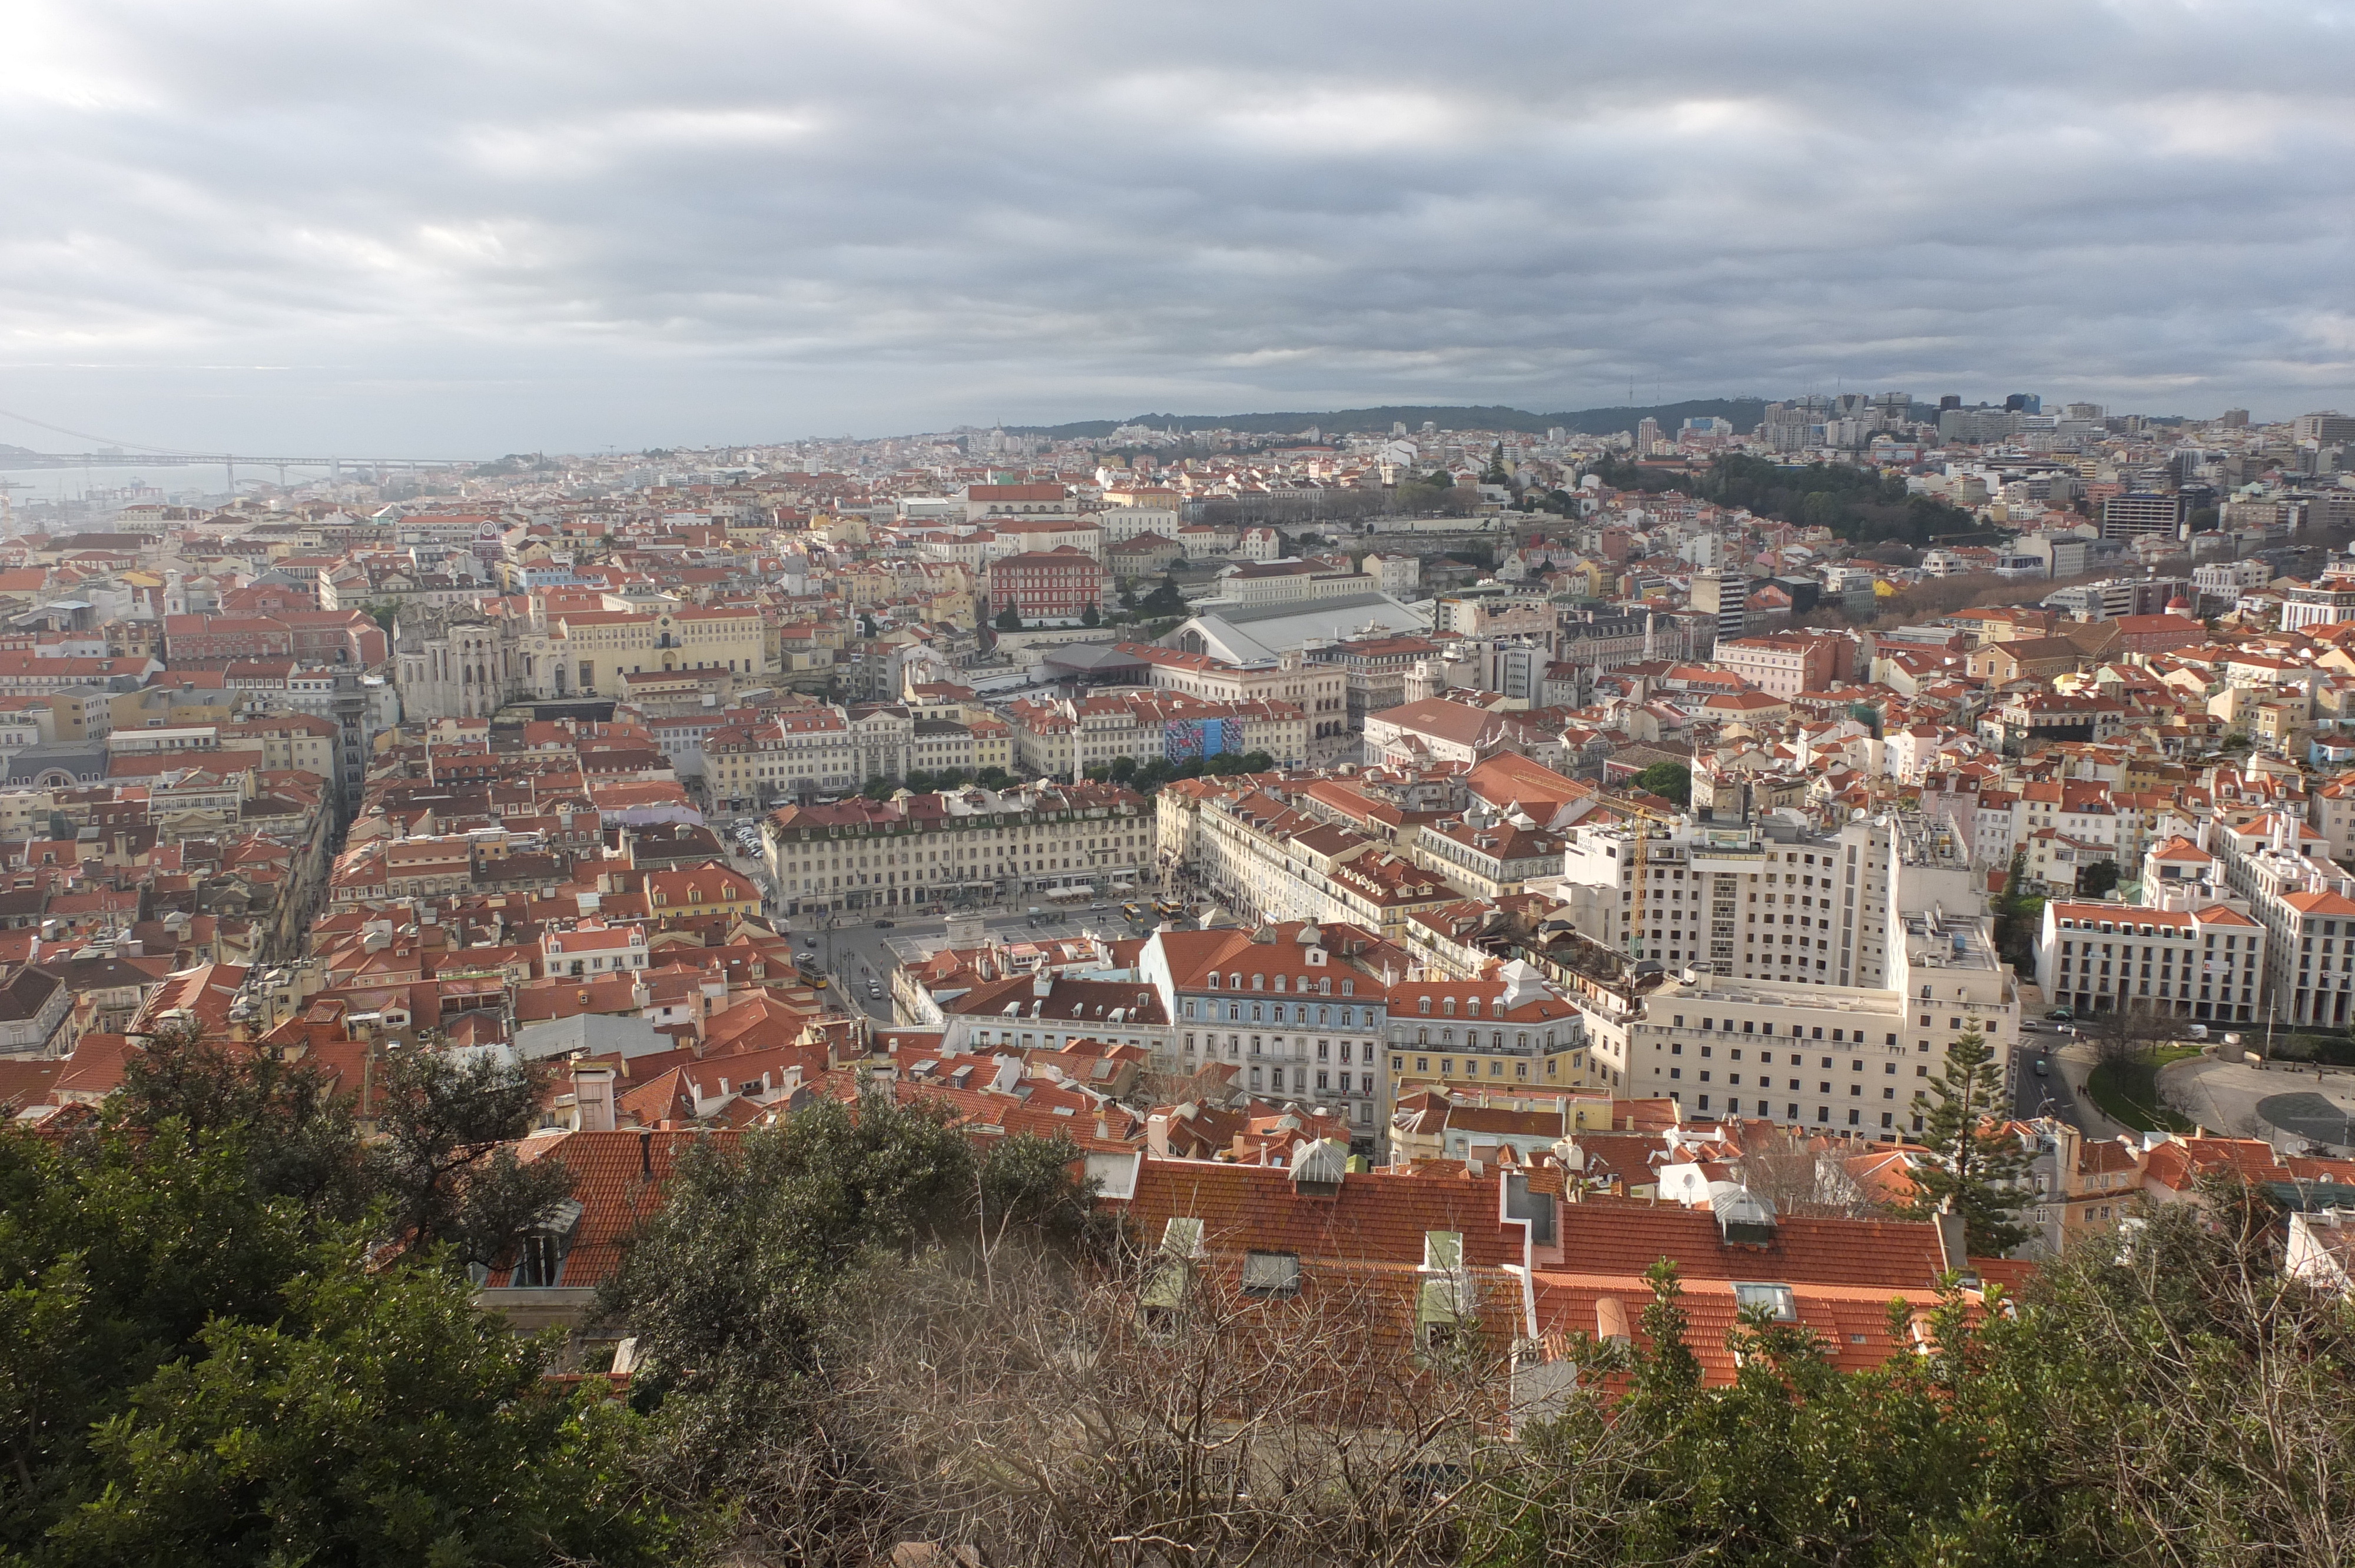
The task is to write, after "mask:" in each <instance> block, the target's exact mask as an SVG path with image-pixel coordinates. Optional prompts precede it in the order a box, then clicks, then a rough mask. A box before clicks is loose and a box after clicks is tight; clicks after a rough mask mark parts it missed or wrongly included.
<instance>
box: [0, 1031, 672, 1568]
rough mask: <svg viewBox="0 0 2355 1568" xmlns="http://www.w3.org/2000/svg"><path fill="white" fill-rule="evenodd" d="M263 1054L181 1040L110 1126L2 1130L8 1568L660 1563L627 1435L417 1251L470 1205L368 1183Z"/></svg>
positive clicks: (350, 1138) (433, 1249)
mask: <svg viewBox="0 0 2355 1568" xmlns="http://www.w3.org/2000/svg"><path fill="white" fill-rule="evenodd" d="M196 1044H199V1045H200V1044H201V1043H196ZM237 1065H238V1063H237V1061H236V1059H235V1058H234V1057H233V1056H230V1055H227V1054H218V1053H212V1052H208V1051H204V1050H201V1049H193V1048H192V1049H187V1050H183V1051H180V1052H177V1053H176V1054H171V1055H170V1056H169V1059H167V1060H165V1061H164V1062H161V1063H155V1064H149V1065H148V1066H149V1068H150V1069H151V1070H150V1071H148V1072H146V1073H145V1074H144V1075H137V1076H135V1078H134V1084H133V1090H132V1091H131V1092H130V1093H128V1094H127V1095H126V1097H125V1100H124V1101H123V1103H122V1104H120V1105H118V1106H116V1107H110V1109H111V1115H110V1119H109V1121H108V1123H107V1124H106V1125H104V1126H102V1127H101V1128H98V1129H96V1130H94V1131H91V1132H88V1133H84V1134H80V1135H77V1136H74V1137H72V1138H69V1139H65V1140H62V1141H59V1140H55V1139H42V1138H37V1137H34V1136H32V1135H29V1134H26V1133H21V1132H16V1131H13V1130H0V1562H6V1563H29V1564H82V1563H90V1564H99V1563H194V1564H210V1563H224V1564H227V1563H254V1564H261V1563H293V1562H297V1561H301V1562H315V1563H387V1564H390V1563H419V1562H447V1563H517V1564H523V1563H549V1562H553V1561H558V1560H560V1559H564V1558H579V1559H582V1560H589V1559H592V1558H593V1559H594V1560H596V1561H600V1562H609V1563H634V1562H642V1561H656V1560H663V1558H664V1554H665V1553H666V1552H669V1551H670V1550H672V1548H673V1547H674V1546H675V1545H677V1543H678V1542H681V1541H682V1540H683V1534H682V1532H681V1531H679V1530H678V1529H677V1527H676V1526H675V1524H674V1522H673V1520H672V1516H669V1515H666V1514H664V1513H662V1512H659V1511H656V1510H647V1509H645V1508H644V1507H642V1504H641V1499H642V1496H643V1495H650V1494H642V1493H641V1491H640V1489H638V1488H637V1486H636V1484H635V1482H634V1479H633V1478H632V1472H631V1470H630V1467H629V1465H628V1463H627V1453H626V1451H625V1450H626V1448H627V1446H628V1443H629V1441H630V1428H631V1425H632V1422H633V1420H634V1418H633V1417H631V1416H630V1415H629V1414H628V1413H627V1412H626V1411H625V1410H623V1409H622V1408H620V1407H618V1406H615V1405H613V1404H611V1402H599V1401H596V1400H593V1399H591V1398H589V1397H588V1396H586V1395H582V1396H580V1397H578V1398H576V1396H574V1395H573V1394H572V1393H569V1392H568V1391H566V1390H565V1389H563V1388H561V1387H559V1386H557V1385H554V1384H550V1383H547V1382H546V1381H544V1380H543V1378H542V1376H541V1373H542V1372H543V1371H544V1370H545V1369H546V1366H547V1363H548V1355H549V1346H547V1345H545V1344H543V1343H541V1342H538V1341H534V1340H520V1339H517V1337H516V1336H515V1335H513V1334H512V1333H511V1332H510V1331H509V1330H507V1329H506V1326H505V1325H504V1324H503V1323H501V1322H500V1321H498V1320H497V1319H495V1318H491V1317H487V1316H485V1315H483V1314H481V1313H479V1312H477V1311H476V1310H475V1309H474V1306H473V1304H472V1299H471V1296H472V1291H471V1287H470V1286H469V1285H468V1283H467V1281H466V1279H465V1277H464V1272H463V1270H462V1269H461V1268H460V1267H459V1266H458V1264H459V1263H460V1261H462V1260H461V1259H460V1258H459V1256H458V1255H457V1254H456V1253H455V1252H454V1251H453V1248H452V1247H450V1246H449V1245H441V1244H439V1243H432V1244H430V1245H409V1246H407V1247H406V1248H404V1247H403V1246H402V1245H400V1244H401V1243H402V1242H408V1243H410V1244H415V1243H417V1242H418V1241H419V1239H420V1233H419V1232H418V1231H417V1230H416V1229H415V1228H414V1227H413V1225H407V1224H405V1223H404V1221H403V1220H401V1219H400V1218H396V1217H395V1216H397V1215H401V1214H403V1213H408V1214H411V1215H416V1214H422V1215H424V1216H425V1224H427V1225H428V1226H429V1228H432V1227H439V1226H440V1225H442V1224H443V1223H444V1222H445V1221H446V1222H447V1223H448V1224H450V1226H451V1227H452V1228H453V1229H463V1218H462V1216H464V1214H465V1213H467V1212H468V1203H467V1202H466V1200H465V1199H464V1196H463V1194H462V1195H461V1196H460V1197H459V1198H458V1199H457V1201H456V1202H455V1203H454V1204H453V1205H452V1206H449V1207H443V1206H442V1204H441V1203H440V1202H439V1200H436V1201H435V1202H418V1201H417V1193H416V1192H415V1190H414V1189H409V1190H406V1191H404V1190H403V1189H402V1188H401V1187H400V1186H398V1185H395V1186H389V1187H379V1186H377V1185H375V1184H374V1183H375V1178H374V1177H372V1176H371V1175H370V1174H369V1172H368V1170H367V1169H366V1168H367V1167H368V1166H369V1165H370V1164H371V1162H372V1160H374V1159H375V1158H377V1157H378V1151H375V1150H363V1148H362V1145H361V1143H360V1140H359V1139H357V1136H356V1134H355V1133H354V1131H353V1129H351V1128H348V1127H338V1126H336V1125H335V1122H336V1118H338V1117H345V1116H347V1115H348V1107H347V1106H346V1105H344V1104H343V1102H340V1101H332V1100H327V1101H322V1100H321V1099H318V1098H316V1097H314V1093H313V1091H314V1087H315V1086H311V1085H305V1084H304V1083H303V1082H302V1081H301V1080H300V1077H299V1075H288V1074H283V1073H281V1072H279V1071H277V1070H275V1069H274V1068H272V1067H270V1066H268V1065H263V1064H261V1063H259V1062H256V1063H254V1064H252V1065H253V1066H254V1069H255V1070H254V1072H253V1073H252V1074H251V1075H250V1077H249V1079H248V1080H247V1081H244V1082H239V1081H237V1074H236V1071H235V1069H236V1067H237ZM216 1069H218V1071H216ZM169 1103H177V1104H179V1105H181V1106H182V1107H186V1109H187V1111H188V1115H187V1116H186V1118H183V1117H182V1116H180V1115H169V1114H158V1113H160V1112H161V1111H163V1110H164V1108H165V1106H166V1105H167V1104H169ZM199 1122H201V1124H202V1125H201V1126H199V1125H198V1123H199ZM411 1148H412V1151H413V1150H415V1149H418V1148H423V1149H427V1150H431V1149H443V1150H447V1148H448V1145H446V1144H445V1143H443V1142H442V1140H441V1139H438V1138H434V1137H426V1138H424V1139H422V1142H421V1144H416V1145H412V1146H411ZM335 1150H342V1151H344V1156H343V1157H344V1158H345V1160H346V1166H345V1168H344V1169H341V1170H332V1171H331V1170H329V1169H328V1168H329V1166H330V1165H331V1164H333V1161H332V1160H330V1159H328V1158H327V1156H328V1155H329V1153H331V1152H332V1151H335ZM381 1158H383V1159H384V1160H386V1161H387V1162H388V1163H389V1165H390V1166H391V1168H392V1169H393V1170H394V1171H396V1172H400V1171H408V1172H410V1173H411V1174H417V1173H420V1172H422V1171H425V1170H426V1169H427V1168H428V1167H427V1166H425V1165H421V1164H417V1163H413V1162H411V1161H410V1160H408V1159H406V1158H404V1157H403V1156H401V1155H400V1154H399V1153H398V1152H396V1151H386V1152H385V1153H383V1155H382V1156H381ZM455 1169H456V1168H455V1167H453V1166H449V1165H447V1164H442V1165H441V1166H440V1167H439V1171H438V1174H437V1175H436V1176H435V1178H434V1180H435V1181H437V1182H445V1181H454V1180H455V1178H454V1177H453V1171H455ZM404 1201H408V1202H410V1203H412V1205H413V1206H412V1207H410V1208H409V1209H407V1210H404V1209H403V1207H402V1204H403V1202H404ZM355 1202H357V1204H358V1206H359V1208H360V1209H361V1211H362V1218H360V1219H359V1220H358V1221H357V1222H353V1221H350V1220H348V1219H347V1217H346V1216H347V1214H348V1213H349V1211H350V1209H351V1208H352V1206H353V1205H354V1203H355Z"/></svg>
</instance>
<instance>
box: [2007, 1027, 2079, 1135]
mask: <svg viewBox="0 0 2355 1568" xmlns="http://www.w3.org/2000/svg"><path fill="white" fill-rule="evenodd" d="M2072 1044H2074V1041H2073V1040H2072V1039H2071V1037H2070V1036H2068V1035H2066V1034H2063V1033H2061V1032H2060V1025H2058V1024H2055V1023H2045V1022H2041V1021H2040V1022H2033V1023H2032V1025H2031V1024H2027V1023H2024V1024H2023V1025H2022V1026H2021V1030H2020V1035H2019V1068H2018V1071H2017V1072H2016V1074H2015V1075H2014V1076H2015V1078H2016V1079H2017V1083H2016V1084H2015V1086H2014V1089H2013V1097H2012V1115H2014V1116H2015V1117H2018V1118H2019V1119H2021V1120H2023V1121H2027V1120H2031V1119H2033V1118H2037V1117H2040V1116H2051V1117H2058V1118H2061V1119H2062V1121H2065V1122H2067V1123H2069V1124H2070V1125H2071V1126H2073V1127H2080V1128H2082V1127H2084V1126H2085V1118H2084V1115H2083V1112H2082V1111H2081V1110H2080V1108H2079V1103H2078V1098H2077V1096H2078V1090H2077V1089H2076V1088H2075V1087H2073V1086H2072V1085H2071V1083H2070V1066H2071V1064H2070V1063H2069V1062H2068V1061H2066V1060H2064V1059H2063V1058H2062V1054H2061V1050H2062V1047H2063V1046H2066V1045H2072ZM2080 1054H2082V1055H2083V1056H2084V1057H2085V1060H2084V1061H2083V1063H2080V1064H2077V1065H2076V1075H2077V1077H2078V1078H2080V1079H2083V1077H2084V1075H2085V1074H2086V1073H2087V1072H2088V1071H2090V1070H2091V1069H2092V1066H2093V1060H2092V1058H2093V1053H2092V1052H2091V1051H2090V1050H2088V1051H2085V1052H2083V1053H2080ZM2040 1059H2041V1060H2043V1061H2044V1062H2045V1064H2046V1066H2047V1069H2048V1075H2046V1076H2042V1077H2040V1076H2038V1075H2037V1072H2036V1064H2037V1062H2038V1061H2039V1060H2040Z"/></svg>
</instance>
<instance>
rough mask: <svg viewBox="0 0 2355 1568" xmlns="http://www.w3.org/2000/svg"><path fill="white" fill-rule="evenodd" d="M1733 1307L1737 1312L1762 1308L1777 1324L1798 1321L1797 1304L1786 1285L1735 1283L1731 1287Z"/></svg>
mask: <svg viewBox="0 0 2355 1568" xmlns="http://www.w3.org/2000/svg"><path fill="white" fill-rule="evenodd" d="M1733 1305H1734V1308H1735V1310H1737V1311H1743V1312H1746V1311H1749V1310H1750V1309H1751V1308H1756V1307H1763V1308H1765V1309H1766V1311H1767V1313H1768V1314H1769V1315H1770V1316H1771V1317H1772V1318H1773V1319H1774V1321H1776V1322H1778V1323H1796V1322H1797V1321H1798V1320H1799V1304H1798V1301H1797V1299H1796V1298H1795V1297H1794V1296H1793V1295H1792V1293H1791V1287H1789V1286H1787V1285H1757V1284H1742V1283H1739V1282H1737V1283H1736V1284H1735V1286H1734V1287H1733Z"/></svg>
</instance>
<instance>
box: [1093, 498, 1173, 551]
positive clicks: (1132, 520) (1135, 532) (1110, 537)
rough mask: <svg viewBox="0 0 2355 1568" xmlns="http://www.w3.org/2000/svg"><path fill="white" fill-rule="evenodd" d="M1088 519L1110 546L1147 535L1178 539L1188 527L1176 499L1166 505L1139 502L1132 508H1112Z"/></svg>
mask: <svg viewBox="0 0 2355 1568" xmlns="http://www.w3.org/2000/svg"><path fill="white" fill-rule="evenodd" d="M1088 517H1089V519H1090V520H1091V521H1092V522H1093V523H1094V524H1095V525H1096V526H1097V527H1099V528H1101V529H1102V530H1103V541H1104V543H1105V544H1107V545H1123V544H1126V543H1127V542H1128V541H1129V540H1131V539H1137V538H1142V537H1144V536H1145V535H1147V534H1158V535H1161V536H1162V537H1163V538H1165V539H1175V538H1177V530H1178V529H1179V528H1180V527H1181V526H1183V525H1184V519H1183V517H1182V516H1181V515H1180V514H1179V513H1178V510H1177V501H1176V500H1175V498H1174V497H1173V498H1172V499H1171V500H1170V501H1169V503H1167V504H1166V505H1164V504H1156V503H1151V502H1146V501H1139V502H1137V503H1134V504H1132V505H1126V506H1108V507H1106V508H1105V509H1104V510H1103V511H1102V512H1091V513H1089V514H1088Z"/></svg>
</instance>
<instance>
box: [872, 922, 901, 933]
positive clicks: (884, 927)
mask: <svg viewBox="0 0 2355 1568" xmlns="http://www.w3.org/2000/svg"><path fill="white" fill-rule="evenodd" d="M897 924H898V922H897V921H892V920H878V921H876V922H875V928H876V929H877V930H879V931H888V930H890V928H891V927H893V926H894V925H897Z"/></svg>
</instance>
